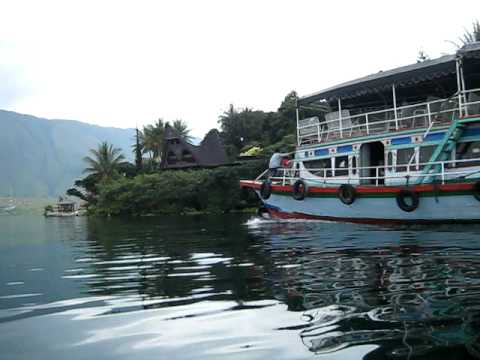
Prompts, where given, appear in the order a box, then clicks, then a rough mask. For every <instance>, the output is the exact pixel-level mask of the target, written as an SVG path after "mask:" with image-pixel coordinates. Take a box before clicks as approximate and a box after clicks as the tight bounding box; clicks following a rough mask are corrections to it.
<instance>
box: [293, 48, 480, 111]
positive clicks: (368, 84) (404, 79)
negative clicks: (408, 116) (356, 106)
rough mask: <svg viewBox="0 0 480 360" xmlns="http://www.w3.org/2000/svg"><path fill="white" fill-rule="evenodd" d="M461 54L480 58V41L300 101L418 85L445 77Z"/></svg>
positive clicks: (303, 102) (331, 99)
mask: <svg viewBox="0 0 480 360" xmlns="http://www.w3.org/2000/svg"><path fill="white" fill-rule="evenodd" d="M457 56H462V57H467V58H480V42H476V43H472V44H468V45H466V46H464V47H462V48H461V49H459V50H458V51H457V53H456V54H452V55H444V56H442V57H439V58H436V59H433V60H426V61H423V62H419V63H416V64H411V65H407V66H402V67H398V68H395V69H391V70H387V71H379V72H378V73H376V74H371V75H367V76H364V77H361V78H358V79H355V80H351V81H347V82H345V83H342V84H339V85H335V86H332V87H329V88H327V89H324V90H322V91H319V92H316V93H313V94H310V95H307V96H303V97H300V98H299V99H298V105H300V106H301V105H307V104H312V103H315V102H322V101H324V100H327V101H333V100H336V99H339V98H341V99H348V98H353V97H359V96H363V95H368V94H372V93H377V92H381V91H385V90H389V89H391V87H392V85H393V84H395V86H397V87H401V86H406V85H416V84H418V83H420V82H424V81H431V80H434V79H439V78H444V77H446V76H448V75H452V74H455V72H456V63H455V62H456V58H457Z"/></svg>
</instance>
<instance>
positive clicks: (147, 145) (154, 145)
mask: <svg viewBox="0 0 480 360" xmlns="http://www.w3.org/2000/svg"><path fill="white" fill-rule="evenodd" d="M164 132H165V123H164V122H163V119H158V120H157V122H156V123H155V124H153V125H147V126H144V127H143V146H144V151H145V152H149V153H150V154H152V155H153V158H154V159H157V160H158V159H159V158H160V157H161V153H162V147H163V133H164Z"/></svg>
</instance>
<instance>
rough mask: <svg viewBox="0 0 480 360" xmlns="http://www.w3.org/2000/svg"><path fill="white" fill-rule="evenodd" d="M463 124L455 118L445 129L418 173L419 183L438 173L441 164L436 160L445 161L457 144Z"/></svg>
mask: <svg viewBox="0 0 480 360" xmlns="http://www.w3.org/2000/svg"><path fill="white" fill-rule="evenodd" d="M464 128H465V125H464V124H462V123H461V122H460V120H455V121H454V122H453V123H452V124H451V125H450V127H449V128H448V130H447V133H446V134H445V136H444V138H443V139H442V141H441V142H440V143H439V144H438V145H437V147H436V149H435V151H434V152H433V154H432V156H431V157H430V160H429V162H428V164H427V165H425V167H424V168H423V171H422V173H421V175H420V177H419V178H420V179H419V183H420V184H425V183H429V182H431V180H432V178H433V177H434V176H435V175H430V174H435V173H438V172H439V171H440V169H441V164H438V163H437V162H441V161H445V160H447V159H448V157H449V155H450V153H451V152H452V150H453V149H455V146H456V145H457V141H458V139H460V137H461V136H462V134H463V129H464Z"/></svg>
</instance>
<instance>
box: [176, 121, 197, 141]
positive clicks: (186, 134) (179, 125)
mask: <svg viewBox="0 0 480 360" xmlns="http://www.w3.org/2000/svg"><path fill="white" fill-rule="evenodd" d="M172 127H173V128H174V129H175V131H176V132H177V133H178V134H179V135H180V136H181V137H182V139H184V140H185V141H188V142H190V141H191V140H192V137H191V136H190V129H189V128H188V125H187V123H186V122H185V121H183V120H181V119H177V120H174V121H173V123H172Z"/></svg>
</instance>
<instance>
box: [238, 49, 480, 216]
mask: <svg viewBox="0 0 480 360" xmlns="http://www.w3.org/2000/svg"><path fill="white" fill-rule="evenodd" d="M296 113H297V119H296V121H297V128H296V138H297V144H296V148H295V151H294V156H293V159H292V161H291V163H292V166H291V167H286V168H280V169H277V171H275V172H274V173H272V172H271V171H270V172H269V171H268V169H267V170H266V171H265V172H263V173H262V174H260V175H259V176H258V177H257V178H256V179H253V180H241V181H240V186H241V187H243V188H249V189H253V190H254V191H255V192H256V193H257V194H258V196H259V197H260V199H261V200H262V203H263V207H262V209H263V212H268V214H269V215H270V216H271V217H277V218H301V219H321V220H334V221H337V220H343V221H350V222H362V223H364V222H366V223H378V222H452V221H454V222H457V221H466V222H470V221H475V222H478V221H480V42H476V43H472V44H468V45H466V46H464V47H463V48H461V49H459V50H458V51H457V52H456V53H455V54H451V55H445V56H442V57H440V58H437V59H433V60H426V61H423V62H418V63H416V64H412V65H407V66H403V67H400V68H396V69H393V70H388V71H381V72H378V73H376V74H373V75H369V76H366V77H363V78H360V79H357V80H352V81H349V82H346V83H343V84H340V85H337V86H333V87H331V88H328V89H325V90H322V91H319V92H317V93H314V94H311V95H307V96H303V97H300V98H299V99H298V100H297V106H296Z"/></svg>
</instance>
